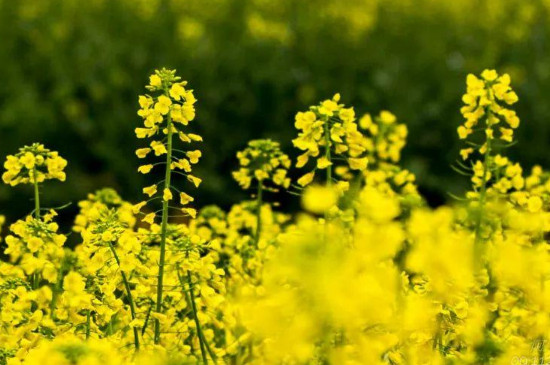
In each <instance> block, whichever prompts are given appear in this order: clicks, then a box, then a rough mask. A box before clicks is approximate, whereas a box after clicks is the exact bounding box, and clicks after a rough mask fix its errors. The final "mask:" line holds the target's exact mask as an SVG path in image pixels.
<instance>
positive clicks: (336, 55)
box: [0, 0, 550, 219]
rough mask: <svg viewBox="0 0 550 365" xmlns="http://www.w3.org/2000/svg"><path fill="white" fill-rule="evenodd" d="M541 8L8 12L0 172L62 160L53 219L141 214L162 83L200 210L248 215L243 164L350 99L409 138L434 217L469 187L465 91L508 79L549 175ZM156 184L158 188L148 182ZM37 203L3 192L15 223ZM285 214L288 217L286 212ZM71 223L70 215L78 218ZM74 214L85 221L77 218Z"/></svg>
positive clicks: (63, 0) (29, 5)
mask: <svg viewBox="0 0 550 365" xmlns="http://www.w3.org/2000/svg"><path fill="white" fill-rule="evenodd" d="M549 8H550V1H548V0H529V1H526V0H485V1H483V0H460V1H449V0H440V1H435V0H86V1H82V0H0V158H1V159H2V160H3V159H4V158H5V155H7V154H9V153H14V152H15V151H16V150H17V148H18V147H20V146H22V145H24V144H30V143H32V142H35V141H40V142H43V143H45V144H46V146H47V147H49V148H51V149H54V150H58V151H60V153H61V154H62V156H64V157H65V158H67V159H68V160H69V166H68V168H67V173H68V181H67V182H66V183H64V184H62V183H59V182H51V183H48V184H47V186H46V188H45V189H46V191H45V194H44V200H45V202H46V205H48V204H49V205H50V206H56V205H60V204H63V203H66V202H68V201H78V200H80V199H83V198H84V197H85V196H86V194H87V193H88V192H91V191H94V190H95V189H98V188H101V187H104V186H111V187H114V188H115V189H117V190H118V191H119V192H120V193H121V195H122V196H123V198H125V199H127V200H131V201H138V200H139V199H140V198H141V193H140V190H141V187H142V186H144V185H145V184H146V182H145V180H146V179H145V178H144V177H143V176H140V175H139V174H138V173H137V172H136V168H137V166H138V160H137V158H136V157H135V155H134V149H135V148H136V147H137V146H138V145H139V142H140V141H138V140H137V139H136V138H135V136H134V132H133V129H134V127H136V126H137V125H138V124H139V123H140V119H139V117H138V116H137V115H136V111H137V109H138V104H137V96H138V94H140V93H143V92H144V85H145V84H146V83H147V80H148V75H149V74H151V73H152V71H153V70H154V69H155V68H160V67H163V66H166V67H169V68H175V69H177V70H178V73H179V74H180V75H182V76H183V78H184V79H187V80H188V81H189V83H190V86H191V87H192V88H193V89H195V92H196V96H197V99H198V100H199V101H198V104H197V112H198V114H197V115H198V117H197V121H196V123H195V124H194V126H195V128H196V129H195V131H196V132H198V133H199V134H202V135H203V136H204V139H205V143H204V146H203V156H204V158H203V159H202V161H201V163H200V165H199V167H198V168H197V170H196V172H197V175H198V176H200V177H202V178H203V179H204V185H203V186H201V188H200V189H199V191H198V192H197V193H196V194H195V195H196V196H197V201H198V203H199V205H205V204H211V203H218V204H220V205H222V206H224V207H227V206H228V205H230V204H231V203H233V202H235V201H237V200H239V199H241V198H242V197H243V196H245V195H244V193H242V192H240V190H239V188H238V186H237V184H236V183H235V182H233V181H232V179H231V178H230V171H231V170H232V169H233V168H235V164H236V161H235V158H234V156H235V152H236V151H237V150H238V149H241V148H242V147H243V146H244V145H245V144H246V142H247V141H248V140H250V139H254V138H266V137H268V138H273V139H276V140H279V141H281V143H282V145H283V147H284V148H285V150H286V151H287V152H288V153H289V154H291V155H292V156H295V155H296V151H295V150H294V149H293V148H292V145H291V142H290V141H291V139H292V138H293V137H294V135H295V130H294V127H293V120H294V114H295V113H296V112H297V111H299V110H304V109H306V108H307V107H308V105H310V104H314V103H316V102H318V101H319V100H321V99H323V98H327V97H331V96H332V94H334V93H335V92H340V93H341V94H342V101H343V102H344V103H346V104H348V105H353V106H355V110H356V112H357V113H358V114H362V113H364V112H373V113H375V112H378V111H379V110H381V109H388V110H391V111H393V112H394V113H395V114H396V115H397V117H398V119H399V121H401V122H404V123H406V124H407V125H408V126H409V130H410V137H409V143H408V146H407V147H406V149H405V151H404V159H403V165H404V166H405V167H407V168H409V169H411V170H412V171H413V172H415V173H416V174H417V177H418V181H419V184H420V187H421V191H422V192H423V193H424V194H425V195H426V196H427V198H428V200H429V202H430V203H431V204H432V205H437V204H440V203H442V202H443V201H445V200H447V195H446V192H460V191H461V190H462V189H464V187H465V184H466V183H467V181H466V180H465V179H464V178H463V177H462V176H459V175H456V174H455V173H454V172H453V171H452V170H451V169H450V168H449V165H450V164H451V163H452V162H453V161H454V160H455V159H456V156H457V151H458V143H457V137H456V127H457V126H458V125H459V123H460V121H461V116H460V113H459V108H460V104H461V100H460V98H461V95H462V94H463V92H464V89H465V86H464V82H465V76H466V75H467V73H469V72H474V73H479V72H481V71H482V70H483V69H484V68H497V69H498V70H499V71H500V72H509V73H510V74H511V76H512V83H513V87H514V88H515V89H516V91H517V93H518V94H519V97H520V102H519V103H518V104H517V108H516V109H517V111H518V113H519V115H520V117H521V119H522V125H521V127H520V130H519V132H518V134H517V135H518V138H519V141H520V144H519V146H516V147H515V148H513V149H512V150H511V151H510V154H511V155H512V157H514V158H515V159H517V160H518V161H520V162H521V163H522V164H524V166H525V167H527V166H531V165H533V164H535V163H538V164H543V165H546V166H550V154H548V153H546V146H547V139H548V137H549V135H550V129H549V126H548V120H549V117H550V103H549V102H548V95H549V92H550V53H549V52H548V49H547V48H548V39H549V36H550V25H549V23H548V9H549ZM148 181H150V180H148ZM30 197H31V193H30V189H26V187H24V186H18V187H16V188H9V187H7V186H2V187H1V188H0V211H1V212H2V213H6V214H7V215H8V217H9V218H10V219H15V218H19V217H20V216H22V215H24V214H25V213H26V212H28V211H29V210H30V209H31V206H32V205H31V202H30ZM287 206H288V202H287ZM73 207H74V206H73ZM73 209H76V208H73Z"/></svg>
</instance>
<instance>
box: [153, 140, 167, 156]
mask: <svg viewBox="0 0 550 365" xmlns="http://www.w3.org/2000/svg"><path fill="white" fill-rule="evenodd" d="M151 148H152V149H153V151H155V156H160V155H164V154H166V153H167V151H166V146H165V145H164V144H163V143H162V142H159V141H153V142H151Z"/></svg>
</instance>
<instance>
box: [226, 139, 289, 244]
mask: <svg viewBox="0 0 550 365" xmlns="http://www.w3.org/2000/svg"><path fill="white" fill-rule="evenodd" d="M237 158H238V159H239V164H240V168H239V170H237V171H233V178H234V179H235V180H236V181H237V182H238V183H239V185H240V186H241V187H242V188H243V189H248V188H250V185H251V184H252V182H255V183H256V184H257V193H256V233H255V237H254V243H255V244H256V245H257V244H258V241H259V239H260V233H261V228H262V218H261V210H262V205H263V192H264V190H272V191H277V190H278V187H282V188H284V189H288V187H289V186H290V178H289V177H287V171H288V168H289V167H290V164H291V162H290V158H289V157H288V156H287V155H286V154H284V153H283V152H282V151H281V148H280V145H279V143H278V142H274V141H272V140H270V139H258V140H254V141H250V142H248V146H247V147H246V148H245V149H244V150H242V151H240V152H238V153H237Z"/></svg>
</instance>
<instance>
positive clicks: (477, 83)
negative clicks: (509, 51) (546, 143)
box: [457, 70, 519, 159]
mask: <svg viewBox="0 0 550 365" xmlns="http://www.w3.org/2000/svg"><path fill="white" fill-rule="evenodd" d="M466 81H467V90H466V94H464V96H463V97H462V101H463V102H464V104H465V105H464V106H463V107H462V109H461V110H460V111H461V113H462V115H463V116H464V118H465V119H466V121H465V122H464V124H463V125H461V126H459V127H458V130H457V131H458V136H459V138H460V139H467V138H468V136H470V135H471V134H473V133H474V131H476V130H479V131H480V132H482V133H483V134H484V137H485V138H486V140H487V142H485V143H483V144H482V145H480V146H477V149H478V151H479V152H480V153H481V154H484V153H485V152H487V151H488V150H490V148H491V147H490V143H491V141H492V140H493V139H495V138H497V137H498V138H499V139H500V140H502V141H505V142H508V143H510V142H512V141H513V136H514V129H516V128H517V127H518V126H519V118H518V116H517V115H516V112H515V111H513V110H511V109H509V108H508V107H507V106H508V105H512V104H514V103H516V102H517V101H518V96H517V95H516V93H515V92H514V91H513V90H512V88H511V87H510V76H509V75H508V74H503V75H502V76H499V75H498V74H497V72H496V71H495V70H485V71H483V72H482V73H481V78H478V77H476V76H475V75H472V74H469V75H468V78H467V80H466ZM497 128H498V129H497ZM495 132H496V133H495ZM472 152H474V148H472V147H469V148H465V149H462V150H461V152H460V154H461V155H462V157H463V159H466V158H467V157H468V156H469V155H470V154H471V153H472Z"/></svg>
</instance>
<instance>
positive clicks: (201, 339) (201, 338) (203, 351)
mask: <svg viewBox="0 0 550 365" xmlns="http://www.w3.org/2000/svg"><path fill="white" fill-rule="evenodd" d="M187 285H188V286H189V293H190V294H189V295H190V296H191V309H192V310H193V319H194V321H195V326H196V327H197V335H198V337H199V345H200V348H201V355H202V361H203V363H204V364H205V365H206V364H208V359H207V358H206V348H205V345H204V335H203V333H202V328H201V323H200V321H199V316H198V315H197V305H196V304H195V293H194V291H193V280H192V278H191V272H190V271H189V270H187Z"/></svg>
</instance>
